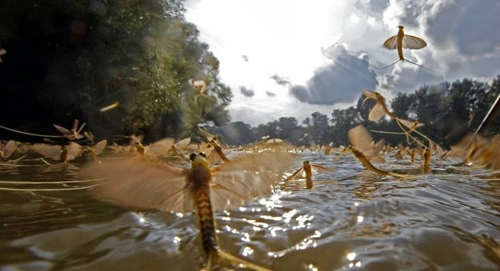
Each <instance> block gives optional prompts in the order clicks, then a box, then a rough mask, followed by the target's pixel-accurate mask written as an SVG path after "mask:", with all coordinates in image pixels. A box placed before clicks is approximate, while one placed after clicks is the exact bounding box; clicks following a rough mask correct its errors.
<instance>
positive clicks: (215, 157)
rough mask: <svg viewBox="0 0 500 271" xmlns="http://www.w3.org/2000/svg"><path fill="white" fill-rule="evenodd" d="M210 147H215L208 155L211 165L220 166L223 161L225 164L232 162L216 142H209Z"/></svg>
mask: <svg viewBox="0 0 500 271" xmlns="http://www.w3.org/2000/svg"><path fill="white" fill-rule="evenodd" d="M208 147H213V148H214V149H213V150H212V151H211V152H210V153H209V154H208V161H209V162H210V164H212V165H215V164H219V163H220V162H221V160H222V161H224V163H229V162H230V160H229V158H227V156H226V154H225V153H224V151H223V150H222V147H221V146H220V145H219V143H217V141H216V140H214V139H212V140H210V142H208Z"/></svg>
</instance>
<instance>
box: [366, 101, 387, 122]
mask: <svg viewBox="0 0 500 271" xmlns="http://www.w3.org/2000/svg"><path fill="white" fill-rule="evenodd" d="M384 116H385V111H384V106H383V105H381V104H380V103H378V102H377V103H376V104H375V105H374V106H373V108H372V110H370V114H368V120H369V121H379V120H380V119H381V118H383V117H384Z"/></svg>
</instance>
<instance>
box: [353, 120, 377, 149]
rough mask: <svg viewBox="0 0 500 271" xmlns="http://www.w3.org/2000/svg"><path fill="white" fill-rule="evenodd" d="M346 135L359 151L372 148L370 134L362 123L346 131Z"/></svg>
mask: <svg viewBox="0 0 500 271" xmlns="http://www.w3.org/2000/svg"><path fill="white" fill-rule="evenodd" d="M347 137H348V138H349V141H350V142H351V144H352V145H353V146H354V147H356V149H358V150H359V151H361V152H365V151H367V150H371V149H373V148H374V143H373V139H372V136H371V135H370V132H368V130H367V129H366V128H365V127H364V126H363V125H358V126H356V127H354V128H352V129H351V130H349V132H347Z"/></svg>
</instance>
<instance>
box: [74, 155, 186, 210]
mask: <svg viewBox="0 0 500 271" xmlns="http://www.w3.org/2000/svg"><path fill="white" fill-rule="evenodd" d="M81 174H82V175H83V176H85V178H86V177H87V176H88V177H90V178H103V182H102V184H101V185H99V186H97V187H96V188H95V189H94V190H93V191H92V193H93V196H95V197H97V198H100V199H105V200H110V201H112V202H113V203H115V204H118V205H122V206H127V207H136V208H145V209H158V210H161V211H172V212H181V213H185V212H192V211H193V210H194V209H193V208H194V207H193V201H192V195H191V193H189V189H187V188H188V183H187V179H186V178H187V172H186V171H183V170H181V169H178V168H174V167H171V166H168V165H166V164H162V163H154V162H148V161H145V160H140V159H125V160H112V161H102V162H94V163H92V164H90V165H89V166H88V167H86V168H84V169H83V170H82V172H81Z"/></svg>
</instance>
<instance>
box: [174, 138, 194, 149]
mask: <svg viewBox="0 0 500 271" xmlns="http://www.w3.org/2000/svg"><path fill="white" fill-rule="evenodd" d="M189 143H191V138H190V137H188V138H184V139H182V140H179V141H178V142H177V143H175V144H174V146H175V148H177V149H178V150H183V149H185V148H186V147H187V146H189Z"/></svg>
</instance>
